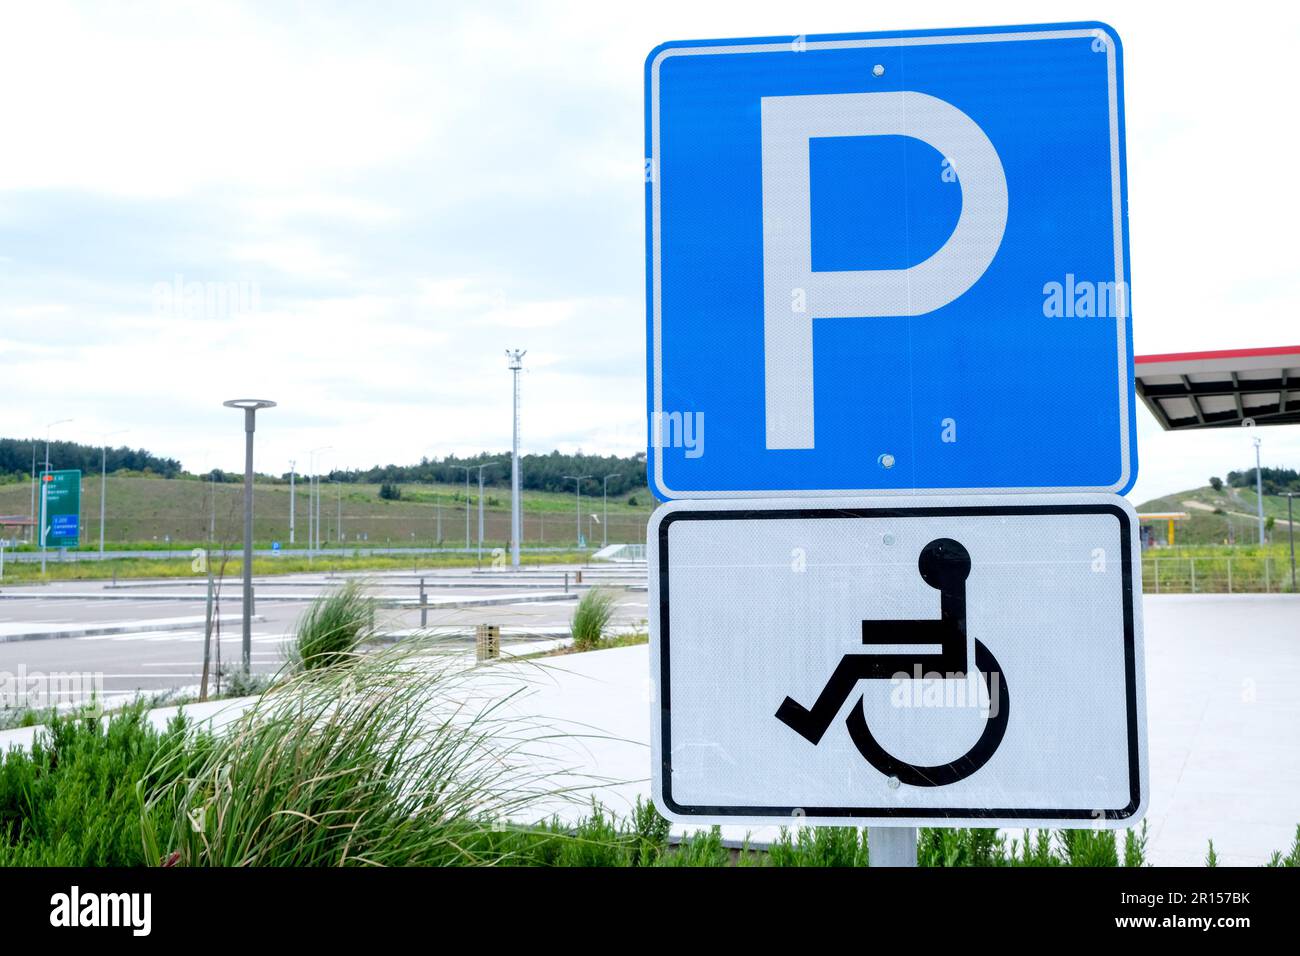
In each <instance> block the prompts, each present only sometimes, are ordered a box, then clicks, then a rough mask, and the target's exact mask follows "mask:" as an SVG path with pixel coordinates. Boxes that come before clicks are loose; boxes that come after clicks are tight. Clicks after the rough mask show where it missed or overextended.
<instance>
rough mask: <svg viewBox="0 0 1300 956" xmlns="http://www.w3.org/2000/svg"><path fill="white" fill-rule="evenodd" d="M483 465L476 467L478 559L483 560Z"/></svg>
mask: <svg viewBox="0 0 1300 956" xmlns="http://www.w3.org/2000/svg"><path fill="white" fill-rule="evenodd" d="M483 468H484V466H483V465H479V467H478V560H479V561H482V560H483Z"/></svg>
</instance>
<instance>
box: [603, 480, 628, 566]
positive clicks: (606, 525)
mask: <svg viewBox="0 0 1300 956" xmlns="http://www.w3.org/2000/svg"><path fill="white" fill-rule="evenodd" d="M622 474H623V473H622V472H621V471H616V472H614V473H612V474H609V475H606V476H605V478H604V481H603V482H602V485H603V487H602V489H601V490H602V492H603V494H604V497H605V518H604V524H603V530H602V531H601V533H600V546H601V547H602V548H603V547H605V546H607V545H608V544H609V479H611V478H618V477H620V476H621V475H622Z"/></svg>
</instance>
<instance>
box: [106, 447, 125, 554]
mask: <svg viewBox="0 0 1300 956" xmlns="http://www.w3.org/2000/svg"><path fill="white" fill-rule="evenodd" d="M127 430H128V429H125V428H123V429H121V430H119V431H115V432H108V433H107V434H105V435H103V436H101V437H100V441H102V442H103V444H102V445H100V447H99V556H100V557H101V558H102V557H103V556H104V511H105V509H104V503H105V502H106V501H107V500H108V442H107V441H106V439H108V438H111V437H112V436H114V435H121V434H123V433H124V432H126V431H127Z"/></svg>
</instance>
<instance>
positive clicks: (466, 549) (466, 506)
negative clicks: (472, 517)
mask: <svg viewBox="0 0 1300 956" xmlns="http://www.w3.org/2000/svg"><path fill="white" fill-rule="evenodd" d="M451 467H453V468H463V469H465V553H466V554H469V473H470V472H471V471H473V470H474V466H473V465H452V466H451Z"/></svg>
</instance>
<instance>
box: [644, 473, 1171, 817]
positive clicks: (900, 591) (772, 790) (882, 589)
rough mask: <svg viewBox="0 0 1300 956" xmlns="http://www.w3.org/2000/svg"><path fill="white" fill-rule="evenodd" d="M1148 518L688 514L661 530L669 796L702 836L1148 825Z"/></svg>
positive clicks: (656, 664)
mask: <svg viewBox="0 0 1300 956" xmlns="http://www.w3.org/2000/svg"><path fill="white" fill-rule="evenodd" d="M1138 555H1139V549H1138V538H1137V516H1136V514H1135V513H1134V511H1133V509H1132V507H1131V506H1130V505H1129V504H1128V503H1127V502H1126V501H1125V500H1124V499H1122V498H1118V497H1115V496H1112V495H1105V494H1079V495H1038V496H1020V497H1016V498H1007V497H1006V496H972V497H968V498H963V499H962V500H961V503H960V504H955V505H950V506H945V505H941V504H939V503H937V502H936V501H935V500H934V499H933V498H897V497H891V498H888V499H884V498H841V499H835V500H834V502H833V503H832V502H830V501H823V502H816V501H810V500H809V499H799V500H794V499H790V500H753V499H749V500H744V501H679V502H673V503H669V504H666V505H664V506H662V507H661V508H660V509H659V510H658V511H656V512H655V514H654V516H653V518H652V519H651V522H650V534H649V561H650V570H651V574H650V578H651V600H650V609H651V639H650V642H651V661H652V669H653V672H654V683H655V696H654V705H653V719H652V727H653V744H654V793H655V799H656V801H657V803H658V805H659V808H660V810H661V811H662V812H663V813H664V814H665V815H667V816H668V817H669V818H671V819H673V820H676V821H679V822H692V823H746V824H773V823H791V822H796V823H798V822H810V823H826V824H843V825H857V826H862V825H865V824H873V825H898V826H925V825H938V824H943V825H948V826H1033V825H1039V824H1042V825H1049V824H1050V825H1052V826H1066V827H1070V826H1075V827H1098V826H1100V827H1123V826H1130V825H1132V823H1133V822H1134V821H1135V820H1136V819H1137V818H1139V817H1140V816H1141V815H1142V813H1143V812H1144V811H1145V807H1146V801H1147V783H1146V780H1147V755H1146V714H1145V684H1144V678H1143V656H1142V620H1141V593H1142V586H1141V565H1140V561H1138V560H1137V556H1138Z"/></svg>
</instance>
